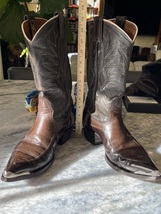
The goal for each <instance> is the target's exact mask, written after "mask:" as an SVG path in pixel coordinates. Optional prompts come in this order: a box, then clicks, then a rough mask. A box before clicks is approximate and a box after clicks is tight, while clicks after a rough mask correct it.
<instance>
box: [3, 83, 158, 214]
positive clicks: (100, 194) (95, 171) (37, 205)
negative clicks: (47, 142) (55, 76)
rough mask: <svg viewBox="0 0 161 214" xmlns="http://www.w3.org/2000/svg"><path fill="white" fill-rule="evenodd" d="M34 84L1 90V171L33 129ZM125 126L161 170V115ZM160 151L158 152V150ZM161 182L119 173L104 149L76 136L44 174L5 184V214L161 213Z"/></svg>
mask: <svg viewBox="0 0 161 214" xmlns="http://www.w3.org/2000/svg"><path fill="white" fill-rule="evenodd" d="M33 87H34V86H33V82H32V81H18V82H17V81H12V82H8V83H4V84H3V86H2V85H1V86H0V172H1V173H2V171H3V169H4V167H5V165H6V163H7V160H8V158H9V155H10V153H11V152H12V149H13V147H14V146H15V145H16V144H17V143H18V141H19V140H20V139H21V138H22V137H23V136H24V134H25V133H26V132H27V130H28V129H29V128H30V127H31V124H32V123H33V120H34V117H35V116H34V115H33V114H30V113H28V112H27V111H26V110H25V109H24V106H23V100H24V97H25V96H26V94H27V93H28V92H29V91H30V90H32V89H33ZM123 117H124V121H125V124H126V125H127V127H128V129H129V130H130V131H131V132H132V134H133V135H134V136H135V137H136V138H137V139H139V141H140V142H142V143H143V144H144V146H145V147H146V148H147V149H148V152H149V153H151V155H152V156H153V158H154V159H155V161H156V162H157V164H158V167H160V157H161V156H160V150H159V148H160V145H161V131H160V130H161V115H155V114H153V115H152V114H135V113H127V112H126V111H125V109H124V111H123ZM156 148H158V150H156ZM160 198H161V184H156V183H150V182H144V181H141V180H137V179H133V178H130V177H127V176H125V175H122V174H119V173H117V172H115V171H114V170H112V169H111V168H110V167H109V166H108V165H107V164H106V162H105V159H104V148H103V145H99V146H92V145H91V144H90V143H88V142H87V141H86V140H85V139H84V138H83V137H82V138H76V137H75V136H74V133H73V136H72V137H71V139H70V140H69V141H68V142H67V143H66V144H64V145H62V146H58V147H57V152H56V157H55V162H54V164H53V165H52V166H51V168H50V169H49V170H48V171H47V172H46V173H44V174H43V175H41V176H39V177H37V178H34V179H30V180H24V181H19V182H13V183H5V182H2V181H0V213H3V214H10V213H12V214H29V213H33V214H53V213H55V214H160V213H161V199H160Z"/></svg>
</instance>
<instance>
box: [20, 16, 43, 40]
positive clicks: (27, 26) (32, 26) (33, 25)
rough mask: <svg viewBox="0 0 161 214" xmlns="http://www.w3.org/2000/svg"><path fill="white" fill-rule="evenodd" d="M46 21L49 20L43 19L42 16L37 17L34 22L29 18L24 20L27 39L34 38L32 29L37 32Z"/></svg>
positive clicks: (23, 26) (23, 24)
mask: <svg viewBox="0 0 161 214" xmlns="http://www.w3.org/2000/svg"><path fill="white" fill-rule="evenodd" d="M46 21H47V20H46V19H42V18H35V19H34V22H32V23H29V21H28V20H26V21H24V22H23V23H22V29H23V31H24V33H25V35H26V37H27V39H29V40H32V38H33V36H34V35H33V33H32V32H31V31H32V30H33V29H34V31H35V33H36V32H37V31H38V30H39V29H40V28H41V26H42V25H43V24H44V23H45V22H46Z"/></svg>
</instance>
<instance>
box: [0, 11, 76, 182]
mask: <svg viewBox="0 0 161 214" xmlns="http://www.w3.org/2000/svg"><path fill="white" fill-rule="evenodd" d="M62 19H63V16H62V15H60V14H59V15H58V16H55V17H53V18H52V19H50V20H49V21H47V20H44V19H41V18H36V19H35V23H34V25H35V24H36V28H37V32H36V34H35V35H34V37H33V38H31V37H30V32H29V26H28V22H27V21H24V22H23V24H22V31H23V33H24V37H25V39H26V44H27V47H28V49H29V57H30V62H31V67H32V70H33V74H34V80H35V85H36V87H37V89H38V90H39V91H40V93H39V99H38V100H39V103H38V114H37V116H36V120H35V122H34V125H33V127H32V128H31V130H30V131H29V132H28V133H27V134H26V136H25V137H24V139H22V140H21V141H20V142H19V143H18V145H17V146H16V147H15V149H14V150H13V152H12V154H11V157H10V159H9V161H8V164H7V166H6V168H5V170H4V173H3V175H2V180H5V181H12V180H20V179H25V178H29V177H33V176H34V174H36V173H37V172H39V171H43V168H44V169H45V168H46V166H48V165H50V163H51V162H52V161H53V159H54V153H55V147H56V145H57V144H58V143H60V144H62V143H64V142H65V141H66V140H67V139H68V138H69V137H70V134H71V131H72V127H73V125H74V116H73V112H72V98H71V88H72V80H71V72H70V66H69V62H68V56H67V47H66V43H65V41H66V40H65V32H64V30H63V29H64V28H63V27H62V26H61V25H63V20H62ZM62 30H63V31H62ZM24 173H29V174H28V175H27V176H23V174H24ZM21 174H22V176H21ZM12 176H13V178H12Z"/></svg>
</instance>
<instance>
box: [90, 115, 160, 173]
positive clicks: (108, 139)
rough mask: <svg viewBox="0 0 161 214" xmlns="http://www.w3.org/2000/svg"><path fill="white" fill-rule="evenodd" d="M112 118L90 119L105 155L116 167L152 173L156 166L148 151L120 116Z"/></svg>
mask: <svg viewBox="0 0 161 214" xmlns="http://www.w3.org/2000/svg"><path fill="white" fill-rule="evenodd" d="M112 118H113V119H111V118H110V119H109V120H106V122H100V121H99V120H96V118H94V117H92V120H91V124H92V127H93V130H94V131H95V132H96V133H97V134H98V135H99V136H100V138H101V139H102V142H103V144H104V147H105V153H106V157H107V158H108V159H109V160H110V162H111V163H113V164H114V165H116V166H117V167H119V168H122V169H124V170H127V171H130V172H131V173H138V174H152V173H153V174H154V172H155V171H157V168H156V167H155V165H154V164H153V162H152V160H151V159H150V157H149V155H148V153H147V152H146V151H145V149H144V148H143V147H142V146H141V144H139V143H138V142H137V141H136V140H135V139H134V138H133V136H132V135H131V134H130V133H129V131H128V130H127V128H126V127H125V125H124V124H123V122H122V120H121V118H120V117H112ZM97 119H98V118H97ZM157 172H158V171H157Z"/></svg>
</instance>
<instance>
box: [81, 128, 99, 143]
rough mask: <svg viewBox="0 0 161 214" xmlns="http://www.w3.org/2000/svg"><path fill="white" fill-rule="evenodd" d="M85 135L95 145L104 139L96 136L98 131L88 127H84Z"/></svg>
mask: <svg viewBox="0 0 161 214" xmlns="http://www.w3.org/2000/svg"><path fill="white" fill-rule="evenodd" d="M83 131H84V136H85V138H86V139H87V140H88V141H89V142H90V143H91V144H93V145H95V146H96V145H99V144H102V140H101V139H100V138H98V136H96V133H95V132H94V131H93V130H92V129H91V128H88V127H84V129H83Z"/></svg>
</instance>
